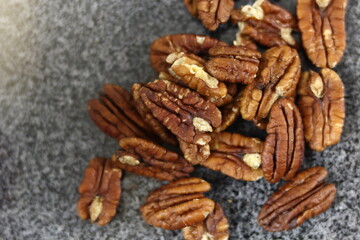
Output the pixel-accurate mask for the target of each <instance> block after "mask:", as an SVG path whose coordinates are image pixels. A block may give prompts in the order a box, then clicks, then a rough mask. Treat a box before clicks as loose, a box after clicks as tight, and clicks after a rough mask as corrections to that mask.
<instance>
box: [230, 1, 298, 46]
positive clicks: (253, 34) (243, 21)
mask: <svg viewBox="0 0 360 240" xmlns="http://www.w3.org/2000/svg"><path fill="white" fill-rule="evenodd" d="M231 19H232V22H233V23H237V24H238V26H239V32H238V33H237V37H236V41H235V42H234V44H235V45H240V46H246V45H250V46H252V44H251V42H249V38H250V39H253V40H254V41H256V42H258V43H260V44H261V45H264V46H267V47H274V46H281V45H290V46H296V45H297V43H296V41H295V39H294V38H293V37H292V35H291V32H292V30H293V29H296V28H297V26H296V19H295V17H294V16H293V15H292V14H291V13H290V12H288V11H287V10H286V9H284V8H282V7H279V6H277V5H274V4H271V3H270V2H269V1H267V0H257V1H256V2H255V3H254V4H253V5H252V6H251V5H246V6H244V7H242V8H240V9H237V10H232V11H231ZM249 43H250V44H249Z"/></svg>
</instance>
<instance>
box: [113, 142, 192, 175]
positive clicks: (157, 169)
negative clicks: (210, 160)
mask: <svg viewBox="0 0 360 240" xmlns="http://www.w3.org/2000/svg"><path fill="white" fill-rule="evenodd" d="M119 146H120V148H121V149H120V150H118V151H116V153H115V154H113V156H112V161H113V163H114V165H115V166H117V167H118V168H121V169H124V170H126V171H129V172H132V173H135V174H138V175H143V176H146V177H152V178H156V179H158V180H166V181H173V180H175V179H177V178H183V177H189V174H190V173H191V172H192V171H193V170H194V168H193V166H192V165H191V164H190V163H188V162H187V161H186V160H185V159H184V158H183V157H181V156H180V155H179V154H177V153H175V152H172V151H170V150H168V149H166V148H163V147H161V146H159V145H156V144H155V143H153V142H151V141H149V140H146V139H142V138H123V139H121V140H120V142H119Z"/></svg>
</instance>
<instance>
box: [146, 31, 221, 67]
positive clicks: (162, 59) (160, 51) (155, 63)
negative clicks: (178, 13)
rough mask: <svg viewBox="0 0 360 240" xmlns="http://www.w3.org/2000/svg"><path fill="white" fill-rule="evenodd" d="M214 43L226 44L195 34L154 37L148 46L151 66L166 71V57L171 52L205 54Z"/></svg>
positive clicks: (167, 64)
mask: <svg viewBox="0 0 360 240" xmlns="http://www.w3.org/2000/svg"><path fill="white" fill-rule="evenodd" d="M216 45H226V43H224V42H221V41H219V40H217V39H215V38H211V37H208V36H203V35H195V34H174V35H166V36H163V37H161V38H158V39H156V40H155V41H154V42H153V43H152V44H151V46H150V62H151V66H152V67H153V68H154V69H155V70H156V71H157V72H167V71H168V69H169V67H170V66H171V65H170V64H169V63H167V62H166V58H167V56H168V55H169V54H171V53H173V52H184V53H193V54H196V55H198V54H205V55H206V54H207V53H208V51H209V49H210V48H212V47H213V46H216Z"/></svg>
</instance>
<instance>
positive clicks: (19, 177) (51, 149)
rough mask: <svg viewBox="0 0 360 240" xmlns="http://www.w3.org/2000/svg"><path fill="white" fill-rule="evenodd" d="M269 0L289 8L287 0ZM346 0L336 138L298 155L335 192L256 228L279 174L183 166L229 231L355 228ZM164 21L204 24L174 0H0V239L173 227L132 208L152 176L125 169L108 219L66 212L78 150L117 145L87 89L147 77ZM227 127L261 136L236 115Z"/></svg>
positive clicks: (356, 184)
mask: <svg viewBox="0 0 360 240" xmlns="http://www.w3.org/2000/svg"><path fill="white" fill-rule="evenodd" d="M246 2H247V1H241V3H246ZM273 2H276V3H278V4H280V5H282V6H286V7H287V8H288V9H289V10H291V11H292V12H294V11H295V0H292V1H286V0H282V1H273ZM348 2H349V4H348V8H347V18H346V21H347V32H348V39H347V49H346V52H345V57H344V58H343V60H342V61H341V63H340V64H339V65H338V66H337V67H336V69H335V71H336V72H337V73H338V74H339V75H340V76H341V77H342V79H343V81H344V84H345V88H346V99H345V100H346V114H347V117H346V121H345V126H344V130H343V135H342V139H341V142H340V143H339V144H337V145H335V146H332V147H329V148H328V149H327V150H326V151H324V152H321V153H317V152H314V151H310V150H307V151H306V158H305V160H304V164H303V166H302V168H306V167H310V166H317V165H321V166H324V167H325V168H327V169H328V171H329V177H328V179H327V181H328V182H332V183H334V184H335V185H336V187H337V189H338V191H337V195H336V199H335V202H334V204H333V205H332V207H331V208H330V209H329V210H328V211H326V212H325V213H323V214H321V215H319V216H317V217H315V218H313V219H311V220H309V221H306V222H305V223H304V224H303V225H302V226H301V227H298V228H296V229H294V230H292V231H288V232H280V233H267V232H265V231H264V230H263V229H262V228H261V227H260V226H258V225H257V222H256V218H257V213H258V211H259V210H260V208H261V206H262V204H263V203H264V202H265V201H266V199H267V198H268V196H269V195H270V194H271V193H272V192H273V191H274V190H275V189H276V188H277V187H278V186H279V185H281V184H282V183H278V184H275V185H273V184H269V183H267V182H265V181H264V180H260V181H257V182H244V181H235V180H233V179H231V178H229V177H226V176H224V175H222V174H220V173H215V172H213V171H210V170H205V169H203V168H198V169H197V170H196V172H195V174H194V175H195V176H199V177H203V178H204V179H206V180H207V181H209V182H210V183H212V187H213V190H212V191H211V192H209V193H208V194H207V195H208V196H209V197H211V198H213V199H214V200H216V201H218V202H220V203H221V204H222V206H223V208H224V210H225V213H226V215H227V216H228V217H229V222H230V230H231V237H230V239H327V240H331V239H334V240H335V239H360V232H359V225H358V224H359V223H360V217H359V214H360V200H359V199H360V196H359V188H360V177H359V175H360V170H359V166H360V164H359V160H360V144H359V137H360V111H359V108H360V107H359V106H360V97H359V96H360V95H359V94H360V69H359V68H360V60H359V59H360V58H359V56H360V54H359V52H360V41H359V39H360V2H359V1H356V0H349V1H348ZM237 4H238V5H239V4H240V3H239V1H237ZM235 32H236V30H235V28H234V27H230V28H227V27H222V28H221V29H220V30H219V31H218V32H216V33H213V34H212V36H214V37H221V39H222V40H224V41H226V42H228V43H231V42H232V40H233V39H234V34H235ZM174 33H197V34H209V32H207V31H206V30H205V29H204V28H203V27H202V25H201V24H200V23H199V22H198V21H197V20H195V19H194V18H192V17H191V16H190V15H189V14H188V13H187V11H186V10H185V8H184V6H183V4H182V1H181V0H157V1H155V0H153V1H152V0H147V1H146V0H131V1H129V0H127V1H126V0H107V1H100V0H93V1H72V0H63V1H56V0H55V1H45V0H0V183H1V185H0V221H1V224H0V239H142V240H147V239H166V240H167V239H182V235H181V232H180V231H165V230H162V229H158V228H154V227H151V226H149V225H148V224H146V223H145V222H144V221H143V220H142V218H141V216H140V211H139V207H140V206H141V205H142V204H143V203H144V199H145V197H146V196H147V194H148V192H149V191H150V190H152V189H154V188H156V187H159V186H160V185H162V183H160V182H158V181H156V180H153V179H148V178H145V177H141V176H136V175H133V174H129V173H126V174H125V177H124V179H123V196H122V198H121V204H120V206H119V208H118V213H117V215H116V217H115V218H114V219H113V220H112V221H111V223H110V224H108V225H106V226H104V227H99V226H97V225H92V224H90V223H89V222H88V221H83V220H81V219H80V218H79V217H78V216H77V214H76V201H77V199H78V197H79V195H78V193H77V186H78V185H79V183H80V181H81V178H82V174H83V171H84V169H85V168H86V166H87V165H88V161H89V160H90V159H91V158H92V157H94V156H110V155H111V154H112V152H114V150H116V148H117V143H116V141H114V140H113V139H111V138H110V137H107V136H105V135H104V134H102V133H101V132H100V131H99V130H98V129H97V128H96V127H95V125H94V124H93V123H92V122H91V120H90V118H89V117H88V114H87V101H88V100H89V99H91V98H94V97H97V96H98V92H99V91H101V89H102V85H103V84H104V83H114V84H121V85H123V86H125V87H127V88H128V87H129V86H130V85H131V84H132V83H134V82H139V81H140V82H146V81H151V80H152V79H154V78H155V76H156V75H155V73H154V71H153V70H152V68H151V67H150V64H149V56H148V54H149V46H150V44H151V42H152V41H153V40H155V39H156V38H157V37H160V36H163V35H166V34H174ZM304 66H305V69H306V68H307V67H308V66H309V64H305V65H304ZM231 130H232V131H238V132H241V133H245V134H247V135H252V136H264V134H263V133H262V132H261V131H259V130H256V129H255V128H254V127H251V125H249V124H248V123H244V122H243V121H239V122H238V124H237V125H236V126H234V127H232V129H231Z"/></svg>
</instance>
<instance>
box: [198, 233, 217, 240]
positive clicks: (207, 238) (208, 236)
mask: <svg viewBox="0 0 360 240" xmlns="http://www.w3.org/2000/svg"><path fill="white" fill-rule="evenodd" d="M201 240H215V238H214V236H213V235H211V234H210V233H208V232H205V233H204V234H203V235H202V237H201Z"/></svg>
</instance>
